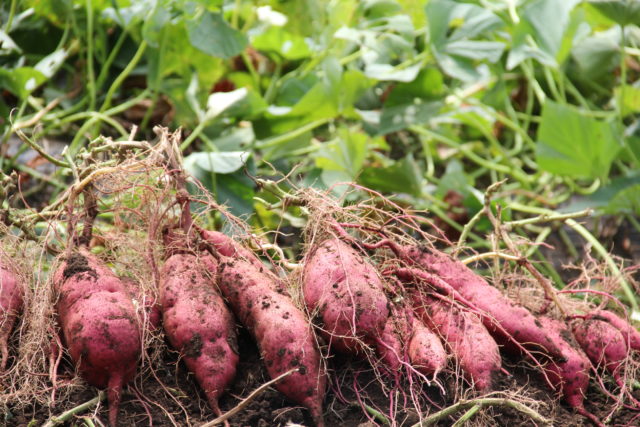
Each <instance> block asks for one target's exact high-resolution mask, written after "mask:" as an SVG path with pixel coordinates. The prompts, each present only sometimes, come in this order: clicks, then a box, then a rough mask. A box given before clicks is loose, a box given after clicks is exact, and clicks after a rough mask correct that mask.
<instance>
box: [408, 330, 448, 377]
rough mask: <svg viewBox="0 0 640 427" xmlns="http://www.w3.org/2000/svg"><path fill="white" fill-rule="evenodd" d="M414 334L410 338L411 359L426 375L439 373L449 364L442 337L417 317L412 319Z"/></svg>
mask: <svg viewBox="0 0 640 427" xmlns="http://www.w3.org/2000/svg"><path fill="white" fill-rule="evenodd" d="M411 326H412V334H411V338H410V339H409V347H408V352H409V361H410V362H411V366H413V367H414V368H415V369H416V370H417V371H418V372H420V373H422V374H424V375H427V376H429V375H437V374H438V372H440V371H442V370H443V369H444V368H445V367H446V366H447V353H446V352H445V351H444V347H443V346H442V342H441V341H440V338H438V336H437V335H436V334H435V333H434V332H433V331H431V330H430V329H429V328H427V327H426V326H425V324H424V323H423V322H422V321H421V320H418V319H416V318H412V319H411Z"/></svg>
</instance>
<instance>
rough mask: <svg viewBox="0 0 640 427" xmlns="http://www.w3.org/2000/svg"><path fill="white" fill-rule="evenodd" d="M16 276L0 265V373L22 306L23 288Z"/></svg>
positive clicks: (5, 361) (4, 365)
mask: <svg viewBox="0 0 640 427" xmlns="http://www.w3.org/2000/svg"><path fill="white" fill-rule="evenodd" d="M22 286H23V285H22V283H20V281H19V280H18V278H17V276H16V275H15V274H14V273H13V272H11V271H9V270H8V269H6V268H4V267H3V266H2V265H0V356H1V358H0V373H2V372H3V371H4V369H5V367H6V364H7V359H8V357H9V348H8V345H9V344H8V343H9V336H10V335H11V331H12V330H13V327H14V325H15V323H16V320H17V319H18V316H19V314H20V312H21V311H22V306H23V304H24V288H23V287H22Z"/></svg>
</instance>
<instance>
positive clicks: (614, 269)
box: [509, 202, 640, 316]
mask: <svg viewBox="0 0 640 427" xmlns="http://www.w3.org/2000/svg"><path fill="white" fill-rule="evenodd" d="M509 206H510V207H511V208H512V209H515V210H518V211H522V212H531V213H537V214H542V215H545V214H546V215H553V214H555V212H553V211H552V210H550V209H545V208H538V207H531V206H525V205H522V204H520V203H517V202H514V203H511V204H510V205H509ZM564 223H565V224H566V225H567V226H569V227H571V228H572V229H573V230H574V231H575V232H576V233H578V234H579V235H580V236H582V238H583V239H585V240H586V241H587V242H588V243H590V244H591V247H592V248H593V249H594V250H595V251H596V252H597V253H598V255H600V256H601V257H602V259H603V260H604V261H605V263H606V264H607V266H608V267H609V270H611V273H612V274H613V275H614V276H615V277H616V278H617V279H618V280H619V281H620V287H621V288H622V291H623V292H624V294H625V296H626V297H627V298H628V300H629V304H631V309H632V310H633V314H632V315H633V316H638V315H639V314H640V306H638V301H637V300H636V297H635V292H634V290H633V289H632V288H631V285H630V284H629V282H627V280H626V279H625V278H624V276H623V275H622V272H621V271H620V269H619V268H618V266H617V265H616V263H615V261H614V260H613V258H611V255H609V252H607V250H606V249H605V248H604V246H602V243H600V242H599V241H598V239H596V237H595V236H594V235H593V234H591V233H590V232H589V230H587V229H586V228H585V227H584V226H583V225H582V224H579V223H578V222H577V221H576V220H575V219H573V218H568V219H565V221H564Z"/></svg>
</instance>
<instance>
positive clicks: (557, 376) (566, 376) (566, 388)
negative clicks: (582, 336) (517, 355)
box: [539, 316, 600, 425]
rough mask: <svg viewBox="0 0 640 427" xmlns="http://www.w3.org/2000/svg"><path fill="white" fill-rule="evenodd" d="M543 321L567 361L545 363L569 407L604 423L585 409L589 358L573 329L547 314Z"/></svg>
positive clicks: (556, 388)
mask: <svg viewBox="0 0 640 427" xmlns="http://www.w3.org/2000/svg"><path fill="white" fill-rule="evenodd" d="M539 321H540V324H541V325H542V327H543V328H545V330H546V331H547V334H548V335H549V336H550V337H551V338H552V339H553V340H554V343H555V344H556V346H558V348H560V349H561V351H562V356H563V360H564V361H563V362H558V361H551V362H549V363H548V364H547V365H545V368H544V369H545V373H546V375H547V377H548V379H549V381H550V382H551V384H552V385H553V387H554V389H555V390H556V391H557V392H559V393H560V394H561V395H562V397H563V399H564V401H565V402H567V404H568V405H569V406H571V407H572V408H574V409H575V410H576V411H577V412H578V413H580V414H581V415H583V416H585V417H587V418H589V419H590V420H592V421H593V422H594V423H596V424H599V425H600V421H599V420H598V419H597V418H596V417H595V416H594V415H593V414H591V413H589V412H587V410H586V409H585V408H584V395H585V393H586V391H587V388H588V387H589V359H588V358H587V356H586V355H585V354H584V353H583V352H582V350H580V348H579V346H578V345H577V343H575V342H573V340H572V336H571V332H570V331H569V329H568V328H567V327H566V325H565V324H564V323H563V322H560V321H558V320H555V319H552V318H549V317H545V316H541V317H540V318H539Z"/></svg>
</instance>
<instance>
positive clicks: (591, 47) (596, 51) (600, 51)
mask: <svg viewBox="0 0 640 427" xmlns="http://www.w3.org/2000/svg"><path fill="white" fill-rule="evenodd" d="M619 42H620V31H618V30H616V29H611V30H608V31H602V32H598V33H596V34H594V35H593V36H591V37H586V38H584V39H583V40H581V41H579V42H578V43H576V44H575V46H574V47H573V49H572V50H571V57H572V58H573V59H574V61H575V62H576V64H577V65H578V74H577V75H578V77H579V78H583V79H585V80H595V79H598V78H601V77H604V78H605V79H607V80H609V77H610V76H611V72H612V71H613V70H614V69H615V68H617V67H618V66H619V65H620V46H619Z"/></svg>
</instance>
